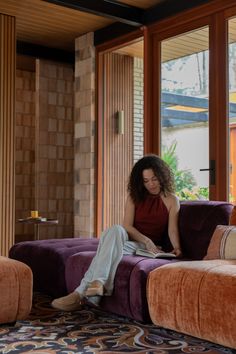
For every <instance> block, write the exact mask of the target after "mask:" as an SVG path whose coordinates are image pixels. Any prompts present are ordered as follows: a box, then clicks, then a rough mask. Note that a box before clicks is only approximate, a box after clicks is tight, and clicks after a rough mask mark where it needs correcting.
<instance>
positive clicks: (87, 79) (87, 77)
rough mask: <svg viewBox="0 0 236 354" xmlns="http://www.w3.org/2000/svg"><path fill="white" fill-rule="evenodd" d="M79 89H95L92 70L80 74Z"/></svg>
mask: <svg viewBox="0 0 236 354" xmlns="http://www.w3.org/2000/svg"><path fill="white" fill-rule="evenodd" d="M80 90H95V72H94V71H89V72H88V73H85V74H83V75H81V76H80Z"/></svg>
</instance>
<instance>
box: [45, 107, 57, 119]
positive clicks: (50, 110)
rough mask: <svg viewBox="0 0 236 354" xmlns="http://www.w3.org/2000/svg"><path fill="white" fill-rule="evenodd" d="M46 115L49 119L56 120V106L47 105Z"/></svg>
mask: <svg viewBox="0 0 236 354" xmlns="http://www.w3.org/2000/svg"><path fill="white" fill-rule="evenodd" d="M47 113H48V116H49V117H50V118H57V110H56V106H54V105H48V107H47Z"/></svg>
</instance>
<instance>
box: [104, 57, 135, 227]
mask: <svg viewBox="0 0 236 354" xmlns="http://www.w3.org/2000/svg"><path fill="white" fill-rule="evenodd" d="M104 63H105V65H104V68H105V82H104V85H105V87H104V88H105V92H104V98H105V102H104V107H105V110H104V154H103V163H104V168H103V173H104V176H103V177H104V178H103V185H104V196H103V197H104V200H103V201H104V204H103V205H104V209H103V215H104V219H103V229H105V228H107V227H109V226H111V225H113V224H117V223H121V222H122V220H123V214H124V206H125V199H126V191H127V182H128V176H129V173H130V169H131V167H132V164H133V59H132V58H131V57H128V56H123V55H119V54H114V53H107V54H105V57H104ZM121 110H123V111H124V134H117V112H118V111H121Z"/></svg>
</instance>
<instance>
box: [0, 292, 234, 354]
mask: <svg viewBox="0 0 236 354" xmlns="http://www.w3.org/2000/svg"><path fill="white" fill-rule="evenodd" d="M50 302H51V298H49V297H47V296H45V295H41V294H35V296H34V304H33V309H32V312H31V314H30V316H29V318H28V319H27V320H25V321H19V322H17V323H16V325H15V326H6V325H2V326H0V353H16V354H17V353H37V354H55V353H57V354H58V353H63V354H73V353H104V354H105V353H106V354H109V353H140V354H144V353H145V354H152V353H158V354H167V353H173V354H176V353H186V354H187V353H188V354H189V353H195V354H196V353H199V354H200V353H206V354H216V353H218V354H223V353H224V354H232V353H236V351H235V350H232V349H229V348H225V347H221V346H218V345H216V344H213V343H209V342H206V341H203V340H200V339H197V338H194V337H190V336H186V335H183V334H180V333H176V332H174V331H170V330H166V329H163V328H159V327H157V326H154V325H150V324H146V325H145V324H142V323H139V322H135V321H132V320H128V319H126V318H124V317H119V316H115V315H112V314H110V313H105V312H103V311H101V310H98V309H94V308H92V307H88V306H87V307H85V308H83V309H82V310H80V311H76V312H73V313H72V312H60V311H57V310H55V309H53V308H51V306H50Z"/></svg>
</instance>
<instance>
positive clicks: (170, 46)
mask: <svg viewBox="0 0 236 354" xmlns="http://www.w3.org/2000/svg"><path fill="white" fill-rule="evenodd" d="M208 102H209V28H208V26H205V27H203V28H199V29H197V30H193V31H189V32H186V33H183V34H181V35H178V36H174V37H172V38H168V39H165V40H163V41H161V155H162V157H163V158H164V160H166V162H167V163H168V164H169V165H170V166H171V167H172V169H173V172H174V174H175V182H176V188H177V194H178V196H179V198H180V199H192V200H194V199H208V198H209V171H210V170H209V168H210V166H209V124H208V123H209V117H208V106H209V104H208Z"/></svg>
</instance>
